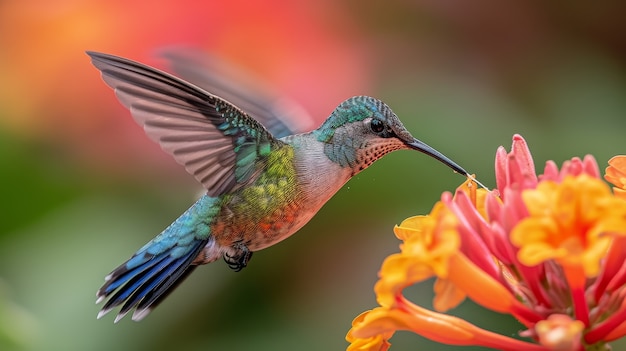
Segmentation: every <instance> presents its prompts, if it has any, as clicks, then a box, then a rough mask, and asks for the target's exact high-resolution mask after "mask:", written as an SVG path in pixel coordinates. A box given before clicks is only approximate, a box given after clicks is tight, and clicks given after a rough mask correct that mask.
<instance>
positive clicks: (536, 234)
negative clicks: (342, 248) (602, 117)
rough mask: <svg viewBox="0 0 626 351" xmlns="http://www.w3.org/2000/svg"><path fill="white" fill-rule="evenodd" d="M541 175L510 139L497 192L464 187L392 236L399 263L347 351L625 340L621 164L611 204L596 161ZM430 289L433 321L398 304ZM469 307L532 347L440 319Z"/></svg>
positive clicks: (614, 165) (576, 350)
mask: <svg viewBox="0 0 626 351" xmlns="http://www.w3.org/2000/svg"><path fill="white" fill-rule="evenodd" d="M534 167H535V166H534V162H533V160H532V156H531V155H530V151H529V149H528V146H527V145H526V142H525V141H524V139H523V138H522V137H521V136H519V135H515V136H514V137H513V147H512V151H511V152H510V153H507V152H506V151H505V150H504V149H503V148H499V149H498V152H497V153H496V181H497V184H498V188H497V190H494V191H491V192H487V191H485V190H483V189H477V187H476V185H474V184H472V183H471V182H470V181H468V182H467V183H464V184H463V185H462V186H460V187H459V188H458V189H457V191H456V193H455V194H454V196H452V194H450V193H444V194H443V195H442V196H441V201H440V202H438V203H437V204H435V206H434V207H433V210H432V212H431V213H430V214H429V215H427V216H415V217H411V218H409V219H407V220H405V221H404V222H402V223H401V224H400V225H399V226H396V227H395V229H394V231H395V233H396V236H397V237H398V238H399V239H400V240H402V241H403V244H401V245H400V248H401V251H400V253H397V254H393V255H391V256H389V257H388V258H387V259H386V260H385V261H384V263H383V265H382V267H381V270H380V273H379V276H380V279H379V281H378V282H377V283H376V286H375V288H374V290H375V292H376V295H377V300H378V302H379V304H380V307H377V308H375V309H374V310H372V311H369V312H367V313H365V314H362V315H361V316H359V317H358V318H357V319H355V321H354V323H353V327H352V329H351V331H350V333H349V334H348V337H347V339H348V341H350V342H351V343H352V346H351V347H350V350H387V348H389V346H390V344H389V342H388V341H389V339H390V338H391V337H392V336H393V334H394V332H395V331H397V330H410V331H413V332H415V333H418V334H420V335H422V336H424V337H426V338H429V339H431V340H434V341H437V342H440V343H445V344H453V345H476V346H483V347H490V348H494V349H498V350H546V351H547V350H552V351H555V350H572V351H583V350H596V349H598V348H599V347H604V345H606V343H607V342H609V341H612V340H615V339H618V338H620V337H622V336H624V335H626V322H624V321H625V320H626V302H625V301H624V298H623V297H624V295H625V294H626V268H624V267H626V250H624V249H623V248H624V247H626V202H625V201H623V199H622V198H620V194H626V191H624V192H623V193H622V192H621V191H619V190H620V189H621V188H623V187H624V185H626V159H622V158H614V159H612V160H611V161H610V167H609V168H607V175H606V179H607V180H609V181H611V182H613V183H614V184H615V185H616V186H618V187H619V188H616V189H615V193H613V192H611V190H610V188H609V187H608V186H607V185H606V184H604V183H603V182H602V180H601V179H600V174H599V170H598V167H597V164H596V161H595V159H594V158H593V157H592V156H589V155H588V156H585V157H584V158H583V159H580V158H572V159H571V160H569V161H566V162H565V163H564V164H563V166H562V167H561V168H560V169H559V168H558V167H557V165H556V163H554V162H552V161H548V162H547V163H546V166H545V169H544V173H543V174H541V175H536V174H535V168H534ZM621 190H623V189H621ZM430 277H436V278H437V280H436V282H435V286H434V290H435V297H434V303H433V305H434V309H435V310H436V311H438V312H435V311H430V310H427V309H425V308H422V307H420V306H417V305H415V304H413V303H412V302H410V301H408V300H407V299H406V298H405V296H404V295H403V290H404V289H405V288H406V287H408V286H410V285H412V284H415V283H418V282H421V281H422V280H425V279H428V278H430ZM494 296H497V298H494ZM466 297H467V298H470V299H472V300H473V301H474V302H476V303H477V304H479V305H481V306H483V307H485V308H488V309H491V310H494V311H498V312H501V313H509V314H511V315H512V316H514V317H515V318H517V319H518V320H519V321H520V322H521V323H522V324H523V325H524V326H525V327H526V328H527V329H526V330H525V331H522V332H521V333H520V335H521V336H524V337H528V338H531V339H532V340H533V342H532V343H529V342H524V341H520V340H516V339H513V338H510V337H508V336H504V335H498V334H495V333H492V332H490V331H487V330H484V329H482V328H479V327H477V326H475V325H473V324H471V323H468V322H466V321H464V320H462V319H460V318H457V317H452V316H449V315H446V314H444V313H440V312H445V311H447V310H449V309H452V308H454V307H456V306H457V305H458V304H460V303H461V302H462V301H463V300H464V299H465V298H466Z"/></svg>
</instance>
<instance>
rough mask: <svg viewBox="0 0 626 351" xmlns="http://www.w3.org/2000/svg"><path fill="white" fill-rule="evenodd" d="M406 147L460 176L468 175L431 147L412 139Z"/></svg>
mask: <svg viewBox="0 0 626 351" xmlns="http://www.w3.org/2000/svg"><path fill="white" fill-rule="evenodd" d="M406 145H407V146H408V147H409V148H411V149H413V150H417V151H419V152H423V153H425V154H426V155H428V156H430V157H432V158H434V159H436V160H439V162H441V163H443V164H445V165H446V166H448V167H450V168H452V170H454V171H455V172H456V173H459V174H462V175H464V176H466V175H468V173H467V171H466V170H464V169H463V168H462V167H461V166H459V165H457V164H456V163H454V162H453V161H452V160H451V159H449V158H447V157H446V156H445V155H444V154H442V153H441V152H439V151H437V150H435V149H433V148H432V147H430V146H428V145H427V144H425V143H423V142H421V141H419V140H417V139H413V140H412V141H410V142H407V143H406Z"/></svg>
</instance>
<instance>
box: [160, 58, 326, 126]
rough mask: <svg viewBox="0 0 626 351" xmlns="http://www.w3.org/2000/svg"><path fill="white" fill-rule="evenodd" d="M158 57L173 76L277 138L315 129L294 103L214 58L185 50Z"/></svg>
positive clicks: (304, 112)
mask: <svg viewBox="0 0 626 351" xmlns="http://www.w3.org/2000/svg"><path fill="white" fill-rule="evenodd" d="M161 56H163V57H164V58H165V59H167V60H168V61H169V66H170V67H171V69H172V71H173V72H174V74H176V75H177V76H179V77H181V78H182V79H184V80H186V81H188V82H191V83H193V84H195V85H197V86H199V87H200V88H202V89H204V90H206V91H208V92H211V93H212V94H215V95H217V96H220V97H222V98H224V99H226V100H228V101H230V102H232V103H233V104H235V105H236V106H238V107H239V108H241V109H242V110H243V111H246V113H248V114H249V115H250V116H252V117H253V118H254V119H256V120H257V121H259V122H260V123H261V124H262V125H263V126H265V128H267V129H268V130H269V131H270V132H271V133H272V134H273V135H274V136H275V137H277V138H281V137H284V136H287V135H291V134H298V133H304V132H308V131H310V130H312V129H313V128H314V121H313V119H312V118H311V117H310V116H309V114H308V113H307V112H306V111H305V110H304V108H302V107H301V106H300V105H299V104H297V103H296V102H295V101H292V100H290V99H287V98H284V97H280V95H279V94H275V93H272V92H271V90H270V89H269V88H268V87H267V86H264V85H263V84H262V83H260V81H259V80H258V79H255V78H254V77H253V76H252V75H251V74H249V73H247V72H244V71H243V70H242V69H239V68H236V67H234V66H233V65H231V64H228V63H226V62H224V61H222V60H220V59H218V58H217V57H214V56H210V55H207V54H205V53H202V52H199V51H196V50H193V49H187V48H185V49H181V48H178V49H172V50H165V51H163V52H162V54H161Z"/></svg>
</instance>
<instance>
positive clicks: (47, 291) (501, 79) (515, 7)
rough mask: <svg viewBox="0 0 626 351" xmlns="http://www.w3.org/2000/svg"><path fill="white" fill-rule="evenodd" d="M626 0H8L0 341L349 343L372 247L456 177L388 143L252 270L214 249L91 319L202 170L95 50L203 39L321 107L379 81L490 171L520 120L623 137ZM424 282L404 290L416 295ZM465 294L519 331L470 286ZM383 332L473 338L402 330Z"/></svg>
mask: <svg viewBox="0 0 626 351" xmlns="http://www.w3.org/2000/svg"><path fill="white" fill-rule="evenodd" d="M625 4H626V3H624V2H618V1H613V2H601V3H592V2H583V1H573V2H557V1H519V2H516V1H514V2H510V1H507V2H502V1H497V0H476V1H472V2H461V1H458V2H457V1H436V0H390V1H384V2H382V1H368V2H365V1H356V0H348V1H341V2H338V1H332V0H318V1H310V2H304V1H281V0H269V1H263V2H261V1H258V2H257V1H237V0H235V1H220V2H217V1H206V2H199V1H185V0H178V1H156V2H155V1H133V2H131V1H121V0H109V1H80V0H53V1H47V0H45V1H44V0H25V1H10V0H9V1H2V2H0V77H1V78H0V79H1V80H0V82H1V84H0V196H1V200H0V349H2V350H111V349H114V350H172V349H176V350H213V349H215V350H217V349H226V350H288V349H298V350H302V351H305V350H341V349H344V348H345V347H346V346H347V343H346V342H345V341H344V336H345V333H346V332H347V331H348V329H349V328H350V323H351V321H352V319H353V318H354V317H355V316H356V315H357V314H359V313H360V312H361V311H363V310H366V309H369V308H372V307H374V306H375V298H374V294H373V291H372V289H373V285H374V283H375V281H376V273H377V270H378V268H379V267H380V264H381V262H382V260H383V259H384V258H385V257H386V256H387V255H389V254H391V253H393V252H396V251H397V250H398V241H397V239H396V238H395V237H394V235H393V232H392V228H393V225H394V224H396V223H399V222H400V221H402V220H403V219H404V218H406V217H408V216H411V215H414V214H422V213H426V212H428V211H429V210H430V207H431V206H432V204H433V203H434V202H435V201H436V200H438V198H439V196H440V194H441V192H443V191H446V190H453V189H454V188H455V187H456V186H457V185H458V184H460V182H461V181H462V180H463V179H462V178H461V177H459V176H458V175H456V174H453V173H452V172H451V171H450V170H449V169H447V168H446V167H445V166H442V165H440V164H438V163H437V162H435V161H434V160H432V159H429V158H427V157H424V156H423V155H421V154H417V153H411V152H408V151H403V152H397V153H394V154H392V155H390V156H388V157H386V158H385V159H384V160H381V161H379V162H378V163H376V164H375V165H374V166H373V167H371V168H370V169H368V170H367V171H366V172H364V173H361V174H360V175H358V176H357V177H356V178H355V179H353V180H351V181H350V182H349V183H348V184H347V185H346V186H345V187H344V188H343V189H342V190H341V191H340V192H339V193H338V194H337V195H336V196H335V197H334V198H333V199H332V200H331V201H330V202H329V203H328V204H327V206H326V207H324V208H323V209H322V210H321V211H320V213H319V214H318V216H317V217H315V218H314V219H313V220H312V221H311V223H310V224H309V225H308V226H306V227H305V228H304V229H303V230H301V231H300V233H298V234H297V235H295V236H294V237H292V238H290V239H289V240H286V241H284V242H282V243H281V244H279V245H277V246H275V247H272V248H270V249H267V250H264V251H261V252H258V253H257V254H255V257H254V259H253V261H252V263H251V265H250V266H249V267H248V268H246V269H245V270H243V271H242V272H240V273H233V272H231V271H230V270H229V269H228V268H227V266H226V265H225V264H221V263H218V264H214V265H210V266H207V267H202V269H198V270H197V271H196V272H195V273H194V274H193V275H192V276H191V277H190V278H189V279H187V281H186V282H185V284H183V285H182V286H181V287H179V288H178V289H177V291H176V292H175V293H174V294H172V295H171V296H170V297H169V298H168V300H167V301H166V302H165V303H164V304H163V305H161V306H160V307H159V308H158V309H157V310H156V311H154V312H153V313H152V314H151V315H150V316H149V317H148V318H147V319H146V320H144V321H142V322H141V323H134V322H132V321H130V320H129V319H124V320H122V321H121V322H120V323H118V324H116V325H114V324H113V316H111V315H108V316H106V317H105V318H103V319H102V320H96V318H95V317H96V314H97V311H98V306H96V305H94V301H95V291H96V289H97V288H98V287H99V286H100V285H101V283H102V282H103V277H104V276H105V275H106V274H107V273H108V272H109V271H110V270H111V269H113V268H114V267H116V266H117V265H118V264H119V263H121V262H122V261H123V260H125V259H127V258H128V257H129V256H130V255H131V254H132V253H133V252H134V251H135V250H136V249H137V248H139V247H140V246H141V245H143V244H144V243H145V242H146V241H147V240H149V239H151V238H152V237H153V236H154V235H155V234H157V233H158V232H159V231H160V230H162V229H163V228H164V227H165V226H167V225H168V224H169V223H170V222H171V221H172V220H174V219H175V218H176V217H177V216H178V215H179V214H180V213H182V212H183V211H184V210H185V209H186V208H187V207H188V206H189V205H190V204H191V203H192V202H193V201H194V199H195V198H196V197H197V196H198V193H199V191H200V188H199V187H198V185H197V184H196V183H195V181H194V179H193V178H192V177H190V176H188V175H187V174H186V173H185V172H184V170H182V168H181V167H179V166H178V165H177V164H175V162H174V161H172V160H171V159H170V158H169V157H168V156H166V155H165V154H164V153H162V152H161V151H160V150H159V148H158V146H156V145H154V144H152V143H151V142H150V141H149V140H148V139H147V137H145V136H144V135H143V132H142V131H141V129H140V128H139V127H137V126H136V125H134V123H133V121H132V119H131V118H130V116H129V114H128V112H127V111H126V110H125V109H124V108H123V107H121V105H120V104H119V103H118V102H117V100H116V99H115V97H114V95H113V93H112V91H111V90H110V89H109V88H108V87H106V86H105V85H104V83H103V82H102V81H101V79H100V77H99V74H98V72H97V71H96V70H95V69H94V68H93V67H92V66H91V65H90V63H89V60H88V58H87V56H86V55H85V53H84V51H85V50H96V51H103V52H108V53H113V54H117V55H121V56H125V57H129V58H132V59H135V60H138V61H142V62H145V63H148V64H151V65H156V66H158V67H161V68H167V67H164V66H163V61H162V60H160V59H159V58H158V56H157V55H155V54H156V53H157V52H158V51H159V50H160V49H162V48H164V47H171V46H173V45H185V46H192V47H196V48H199V49H201V50H204V51H207V52H210V53H213V54H216V55H219V56H221V57H223V58H226V59H227V60H229V61H232V62H234V63H236V64H238V65H240V66H243V67H246V68H247V69H249V70H250V71H251V72H254V74H256V75H258V76H260V77H262V78H263V79H264V80H266V81H267V82H269V83H270V84H271V85H272V86H273V87H274V88H275V89H276V90H278V91H281V92H283V93H284V94H285V95H286V96H289V97H290V98H293V99H295V100H296V101H298V102H300V103H301V104H302V105H303V106H304V107H305V108H306V109H307V110H308V111H309V112H310V113H311V114H312V115H313V116H314V117H315V119H316V123H321V121H322V120H324V119H325V117H326V116H328V114H329V113H330V112H331V111H332V109H333V108H334V107H335V106H336V105H337V104H338V103H339V102H340V101H342V100H343V99H345V98H347V97H349V96H352V95H357V94H369V95H373V96H376V97H379V98H381V99H383V100H384V101H386V102H387V103H388V104H389V105H391V106H392V107H393V109H394V110H395V112H396V113H397V114H398V115H399V116H400V117H401V118H402V120H403V121H404V123H405V125H406V126H407V127H408V129H410V130H411V131H412V132H413V134H414V135H416V136H417V137H418V138H420V139H421V140H422V141H424V142H427V143H428V144H430V145H432V146H434V147H436V148H437V149H439V150H440V151H441V152H443V153H445V154H447V155H448V156H450V157H451V158H452V159H454V160H455V161H456V162H458V163H459V164H461V165H462V166H464V167H465V168H467V169H468V170H470V171H471V172H475V173H477V174H478V177H479V178H480V179H481V180H482V181H483V182H485V183H486V184H489V185H493V184H494V176H493V159H494V154H495V150H496V148H497V146H499V145H505V146H506V147H509V145H510V142H511V136H512V135H513V134H514V133H521V134H522V135H523V136H524V137H525V138H526V140H527V141H528V143H529V144H530V147H531V151H532V152H533V154H534V156H535V160H536V162H537V166H538V167H542V165H543V163H544V162H545V161H546V160H548V159H554V160H556V161H557V162H559V163H560V162H562V161H563V160H565V159H568V158H570V157H573V156H584V155H585V154H588V153H589V154H593V155H595V157H596V159H597V160H598V163H599V164H600V167H601V168H604V166H605V165H606V161H607V160H608V159H609V158H610V157H611V156H613V155H615V154H619V153H625V152H626V139H625V137H624V135H625V132H626V36H625V35H624V33H626V21H624V13H626V6H625ZM431 291H432V290H431V287H430V286H429V284H428V283H427V284H423V285H420V286H418V287H415V288H411V289H410V293H411V294H413V297H414V298H415V299H418V298H419V299H420V301H421V302H422V303H423V304H425V305H430V303H431V302H430V301H431V299H432V292H431ZM453 312H454V313H455V314H458V315H461V316H463V317H465V318H467V319H469V320H471V321H473V322H475V323H477V324H479V325H481V326H484V327H486V328H490V329H492V330H496V331H499V332H502V333H505V334H506V335H515V334H516V333H517V332H518V331H519V330H520V326H519V325H518V324H516V323H515V321H512V320H510V319H508V318H506V317H504V316H499V315H496V314H491V313H487V312H485V311H483V310H482V309H480V308H476V307H475V306H473V305H472V304H471V303H465V304H463V305H462V306H461V307H459V308H457V309H456V310H455V311H453ZM392 342H393V344H394V345H393V347H392V349H393V350H409V349H410V350H417V349H420V350H434V349H436V350H460V349H464V350H478V349H477V348H458V347H457V348H455V347H444V346H436V345H434V344H432V343H430V342H428V341H427V340H424V339H423V338H421V337H419V336H415V335H412V334H407V333H398V334H397V335H396V336H395V337H394V338H393V339H392ZM619 345H620V344H619V343H618V344H616V345H614V346H616V347H617V348H616V349H620V346H619ZM621 345H622V347H626V344H624V343H622V344H621Z"/></svg>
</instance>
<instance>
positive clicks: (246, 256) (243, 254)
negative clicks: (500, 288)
mask: <svg viewBox="0 0 626 351" xmlns="http://www.w3.org/2000/svg"><path fill="white" fill-rule="evenodd" d="M232 249H233V251H232V252H233V253H232V254H231V253H228V252H226V253H224V261H225V262H226V264H228V267H230V269H232V270H234V271H235V272H239V271H240V270H242V269H244V268H245V267H246V266H247V265H248V262H250V258H251V257H252V251H250V249H248V247H247V246H246V244H244V243H242V242H237V243H235V244H234V245H233V246H232Z"/></svg>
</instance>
